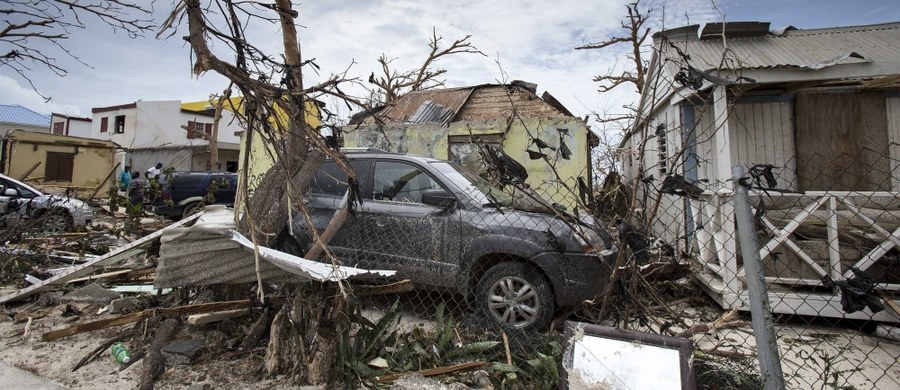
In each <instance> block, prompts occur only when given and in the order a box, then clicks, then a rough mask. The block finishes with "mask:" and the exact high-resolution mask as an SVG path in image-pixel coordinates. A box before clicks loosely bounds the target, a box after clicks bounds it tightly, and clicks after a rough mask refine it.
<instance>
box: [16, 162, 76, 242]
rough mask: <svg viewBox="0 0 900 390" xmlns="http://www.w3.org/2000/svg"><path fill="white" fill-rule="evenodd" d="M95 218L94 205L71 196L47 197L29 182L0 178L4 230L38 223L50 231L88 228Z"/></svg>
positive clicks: (47, 195)
mask: <svg viewBox="0 0 900 390" xmlns="http://www.w3.org/2000/svg"><path fill="white" fill-rule="evenodd" d="M93 219H94V211H93V209H91V206H90V205H88V204H87V203H84V202H82V201H80V200H78V199H75V198H72V197H68V196H58V195H51V194H45V193H43V192H41V191H40V190H37V189H35V188H34V187H31V186H29V185H27V184H25V183H22V182H20V181H18V180H15V179H13V178H10V177H7V176H5V175H0V229H5V228H8V227H11V226H17V225H19V224H21V223H23V222H24V221H25V220H36V221H38V222H39V223H40V227H41V228H42V229H43V230H45V231H49V232H62V231H66V230H69V229H72V228H73V227H77V226H85V225H88V224H90V223H91V220H93Z"/></svg>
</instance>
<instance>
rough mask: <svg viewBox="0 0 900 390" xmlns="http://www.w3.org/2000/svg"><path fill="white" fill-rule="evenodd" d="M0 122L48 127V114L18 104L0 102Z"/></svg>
mask: <svg viewBox="0 0 900 390" xmlns="http://www.w3.org/2000/svg"><path fill="white" fill-rule="evenodd" d="M0 122H4V123H15V124H20V125H27V126H43V127H50V115H44V114H39V113H37V112H34V111H31V110H29V109H27V108H25V107H22V106H20V105H18V104H14V105H6V104H0Z"/></svg>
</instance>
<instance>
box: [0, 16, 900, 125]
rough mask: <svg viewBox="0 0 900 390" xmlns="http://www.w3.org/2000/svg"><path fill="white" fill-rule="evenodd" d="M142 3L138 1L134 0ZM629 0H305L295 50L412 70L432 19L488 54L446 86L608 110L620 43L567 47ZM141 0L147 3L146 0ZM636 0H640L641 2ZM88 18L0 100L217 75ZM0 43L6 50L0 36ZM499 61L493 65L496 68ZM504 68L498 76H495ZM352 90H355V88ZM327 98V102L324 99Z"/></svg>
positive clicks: (617, 100) (1, 90)
mask: <svg viewBox="0 0 900 390" xmlns="http://www.w3.org/2000/svg"><path fill="white" fill-rule="evenodd" d="M136 1H138V2H140V1H141V0H136ZM627 2H628V1H621V0H593V1H588V0H580V1H579V0H557V1H533V0H521V1H513V0H497V1H484V0H478V1H475V0H457V1H420V0H384V1H374V0H372V1H369V0H329V1H313V0H308V1H305V2H302V3H299V4H297V3H295V4H297V6H298V10H299V11H300V18H299V19H298V23H299V24H300V25H301V26H302V28H301V29H300V31H299V34H300V39H301V45H302V48H303V55H304V57H305V58H315V59H316V63H317V64H318V65H319V66H320V68H321V71H320V73H321V74H320V75H316V74H314V73H312V72H306V73H307V74H306V78H307V80H306V82H307V83H311V82H315V81H317V80H321V79H324V78H326V77H327V76H329V75H330V74H331V73H336V72H341V71H343V70H345V69H347V68H348V67H350V71H349V74H350V75H351V76H355V77H359V78H360V79H361V80H363V81H365V80H366V79H367V78H368V75H369V74H370V73H371V72H373V71H376V70H378V68H379V65H378V64H377V62H376V59H377V58H378V56H379V55H381V54H382V53H384V54H386V55H387V56H388V57H389V58H395V59H396V60H395V62H394V64H393V65H395V66H396V68H397V69H410V68H414V67H416V66H417V65H418V64H419V63H421V62H422V60H423V59H424V57H425V56H426V55H427V53H428V47H427V44H428V39H429V37H430V35H431V33H432V29H435V30H436V31H437V33H438V34H439V35H441V36H443V37H444V38H445V40H446V41H447V43H449V42H451V41H452V40H453V39H456V38H462V37H464V36H466V35H472V38H471V39H470V41H471V43H472V44H473V45H474V46H476V47H477V48H478V49H480V50H481V51H483V52H484V53H485V54H487V56H479V55H472V54H465V55H457V56H454V57H452V58H446V59H444V60H442V61H440V62H439V63H438V64H437V66H439V67H442V68H446V69H447V70H448V73H447V75H446V79H447V85H448V86H451V87H455V86H465V85H475V84H482V83H492V82H497V81H498V80H502V79H504V78H505V79H507V80H516V79H519V80H526V81H530V82H533V83H537V84H538V92H539V93H541V92H542V91H544V90H546V91H549V92H550V93H552V94H553V95H554V96H556V97H557V98H558V99H559V100H560V101H562V102H563V104H564V105H566V106H567V107H568V108H569V110H570V111H572V112H573V113H574V114H575V115H576V116H584V115H588V114H590V113H594V112H601V113H602V112H610V111H616V109H618V108H619V107H621V106H622V105H625V104H628V103H629V102H630V101H631V100H632V99H634V97H635V94H634V93H633V91H632V90H631V88H629V87H623V88H620V89H621V90H617V91H615V92H613V93H606V94H599V93H597V86H596V84H595V83H594V82H592V81H591V78H592V77H593V76H594V75H596V74H599V73H604V72H606V71H607V70H608V69H611V68H616V67H622V66H625V65H627V63H626V62H625V61H626V60H625V57H624V54H625V50H626V48H625V47H624V46H623V47H621V48H619V49H618V50H604V51H600V50H578V51H576V50H574V48H575V47H576V46H579V45H582V44H585V43H589V42H596V41H599V40H603V39H607V38H609V37H611V36H613V35H615V34H618V33H619V31H620V29H619V19H620V18H621V17H622V16H623V15H624V14H625V6H624V4H626V3H627ZM147 3H148V4H151V3H150V2H149V1H148V2H147ZM645 3H646V4H645ZM641 5H642V6H643V5H646V6H649V7H651V8H652V9H653V14H652V20H653V21H654V23H655V26H657V27H659V26H661V25H662V24H663V23H664V25H665V26H667V27H676V26H679V25H684V24H686V23H687V22H690V23H700V24H702V23H706V22H717V21H722V20H723V19H724V20H726V21H770V22H772V27H773V28H778V27H784V26H787V25H793V26H795V27H798V28H818V27H833V26H846V25H859V24H871V23H884V22H892V21H900V0H857V1H846V0H752V1H751V0H716V1H710V0H677V1H676V0H671V1H667V0H650V1H648V0H643V1H642V3H641ZM152 6H153V9H154V12H153V15H154V17H155V18H157V20H161V19H163V18H165V16H167V14H168V11H169V10H170V9H171V7H172V1H171V0H157V1H155V2H153V3H152ZM92 22H96V20H88V23H91V25H89V27H88V28H87V29H85V30H72V31H71V37H70V38H69V39H68V40H67V41H66V42H65V46H66V48H68V49H69V50H70V51H71V52H72V53H74V54H75V55H77V56H78V57H80V58H81V59H82V60H83V61H84V62H85V63H86V64H87V65H88V66H85V65H82V64H80V63H78V62H77V61H75V60H73V59H71V58H68V57H67V56H65V55H64V54H63V53H61V52H59V51H58V50H55V51H54V49H53V48H51V47H47V48H45V50H47V51H48V52H50V53H52V56H54V57H55V58H56V59H57V62H58V64H59V65H60V66H62V67H64V68H66V69H67V70H68V74H67V75H66V76H65V77H57V76H56V75H54V74H52V73H50V72H48V71H46V69H44V68H41V67H39V66H35V67H34V69H33V71H32V72H30V73H29V76H30V77H31V79H32V81H33V82H34V83H35V85H36V86H37V88H38V89H39V90H40V91H41V92H42V93H43V94H45V95H46V96H50V97H51V98H52V100H51V102H50V103H44V100H43V99H42V98H41V97H40V96H38V95H37V94H36V93H35V92H34V91H32V90H31V88H30V86H28V84H27V83H26V82H25V81H24V80H22V79H21V78H20V77H18V76H17V75H15V73H14V72H12V71H11V70H10V69H8V68H0V104H21V105H24V106H26V107H29V108H31V109H33V110H36V111H38V112H42V113H50V112H62V113H67V114H72V115H83V116H90V112H91V108H92V107H103V106H111V105H118V104H126V103H130V102H133V101H136V100H182V101H192V100H193V101H196V100H204V99H206V98H207V97H208V95H209V94H210V93H212V92H218V91H221V90H222V89H223V88H224V87H225V86H226V85H227V83H226V82H225V80H224V79H223V78H221V77H220V76H217V75H215V74H205V75H202V76H201V77H193V76H192V75H191V73H190V66H191V64H190V50H189V47H188V46H187V45H186V43H185V42H184V41H183V40H182V39H181V36H183V35H186V26H182V27H181V29H180V30H179V31H178V32H177V33H176V34H175V35H174V36H173V37H171V38H169V39H166V40H159V39H156V38H154V37H153V35H154V34H150V37H144V38H138V39H133V40H132V39H129V38H128V36H127V35H125V34H123V33H121V32H119V33H117V32H115V31H113V30H111V29H110V28H109V27H108V26H105V25H102V24H97V23H92ZM248 39H249V40H251V41H252V42H255V43H256V44H257V45H259V46H260V47H261V48H263V49H268V50H271V52H272V53H277V52H278V48H279V46H280V44H281V41H280V36H279V35H278V32H277V30H275V28H274V27H272V26H265V25H256V26H254V27H253V28H252V29H251V30H250V31H249V32H248ZM0 50H2V51H3V52H5V51H6V50H7V48H5V47H2V46H0ZM501 69H502V70H501ZM504 73H505V75H504ZM354 92H356V93H362V91H354ZM332 104H333V103H332Z"/></svg>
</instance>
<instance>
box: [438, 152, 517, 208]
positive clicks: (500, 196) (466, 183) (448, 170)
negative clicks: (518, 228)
mask: <svg viewBox="0 0 900 390" xmlns="http://www.w3.org/2000/svg"><path fill="white" fill-rule="evenodd" d="M431 165H432V166H433V167H435V168H436V169H437V170H438V171H439V172H441V173H442V174H444V176H445V177H446V178H447V179H448V180H450V181H451V182H453V183H454V184H456V185H457V186H458V187H459V188H461V189H462V190H463V191H465V193H466V194H468V195H469V196H471V197H472V199H475V201H476V202H478V203H479V204H481V205H482V206H501V207H509V206H512V198H511V197H510V196H509V194H507V193H505V192H503V190H501V189H499V188H497V187H495V186H494V185H492V184H491V183H489V182H488V181H487V180H484V179H482V178H481V177H480V176H478V175H476V174H474V173H471V172H469V171H467V170H465V169H462V168H460V167H458V166H456V165H451V164H450V163H446V162H434V163H431Z"/></svg>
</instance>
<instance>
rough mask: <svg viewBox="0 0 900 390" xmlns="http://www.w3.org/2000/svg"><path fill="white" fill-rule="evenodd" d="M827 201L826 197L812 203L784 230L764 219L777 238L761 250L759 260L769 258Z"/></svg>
mask: <svg viewBox="0 0 900 390" xmlns="http://www.w3.org/2000/svg"><path fill="white" fill-rule="evenodd" d="M825 201H826V198H825V197H820V198H818V199H816V200H815V201H813V202H812V203H810V204H808V205H806V207H804V208H803V210H801V211H800V212H799V213H797V215H795V216H794V218H792V219H791V220H790V222H788V223H787V225H785V226H784V228H782V229H778V228H777V227H775V225H774V224H772V222H771V221H769V220H768V218H766V217H763V218H762V220H763V222H767V221H768V224H771V226H770V229H772V233H773V234H775V237H774V238H772V239H771V240H769V242H767V243H766V245H765V246H764V247H763V248H762V249H760V250H759V258H760V259H761V258H763V257H766V256H768V255H769V253H772V251H773V250H775V248H777V247H778V245H780V244H781V243H783V242H784V241H785V240H787V239H788V237H790V235H791V234H792V233H794V230H795V229H797V227H798V226H800V224H801V223H803V221H805V220H806V218H809V216H810V215H812V213H813V211H816V210H818V209H819V207H821V206H822V204H824V203H825Z"/></svg>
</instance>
